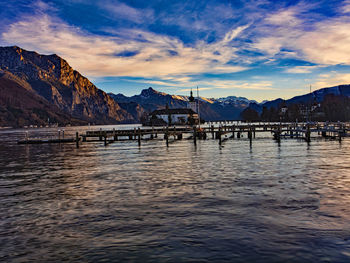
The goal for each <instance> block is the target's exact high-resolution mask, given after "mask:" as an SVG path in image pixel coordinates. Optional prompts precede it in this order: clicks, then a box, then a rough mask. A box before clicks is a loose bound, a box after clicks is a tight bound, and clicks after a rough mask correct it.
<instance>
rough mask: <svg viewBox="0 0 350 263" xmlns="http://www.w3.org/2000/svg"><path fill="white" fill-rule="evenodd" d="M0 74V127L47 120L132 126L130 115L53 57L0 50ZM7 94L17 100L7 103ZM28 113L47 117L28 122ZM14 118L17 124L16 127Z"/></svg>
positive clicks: (20, 51) (17, 49) (62, 122)
mask: <svg viewBox="0 0 350 263" xmlns="http://www.w3.org/2000/svg"><path fill="white" fill-rule="evenodd" d="M0 70H1V76H0V77H1V87H2V90H3V91H4V92H2V96H1V110H2V111H1V115H0V116H1V119H0V125H2V126H4V125H6V126H8V125H9V124H10V125H14V126H20V125H28V124H42V123H46V122H47V118H49V117H50V116H51V117H52V118H53V119H54V120H55V121H57V122H58V123H60V124H67V123H73V124H81V123H87V122H93V123H96V124H109V123H125V122H129V123H130V122H135V118H134V117H133V116H132V114H130V113H128V112H127V111H126V110H125V109H123V108H121V107H120V105H118V103H116V101H115V100H114V99H112V98H111V97H110V96H109V95H108V94H106V93H105V92H104V91H102V90H100V89H98V88H97V87H96V86H95V85H94V84H92V83H91V82H90V81H89V80H88V79H87V78H85V77H84V76H82V75H81V74H80V73H79V72H78V71H75V70H73V69H72V68H71V67H70V66H69V64H68V63H67V61H65V60H64V59H62V58H60V57H59V56H57V55H55V54H54V55H40V54H38V53H36V52H31V51H26V50H24V49H21V48H19V47H16V46H12V47H0ZM11 87H12V88H11ZM22 93H23V94H25V96H23V98H22V95H21V94H22ZM6 94H9V95H8V96H7V95H6ZM10 94H17V95H14V96H15V97H16V96H17V97H16V98H13V97H12V99H11V98H10V97H11V95H10ZM29 101H31V103H29ZM14 102H16V103H14ZM37 103H39V104H40V105H42V107H39V105H37ZM30 105H31V106H30ZM9 109H11V110H9ZM30 109H41V110H43V111H45V110H44V109H46V111H47V114H44V112H42V113H41V114H36V117H35V118H31V117H30V116H31V114H30V112H29V111H30ZM33 111H34V110H33ZM14 113H15V115H14ZM34 114H35V113H34ZM14 118H17V119H21V121H19V122H17V123H16V121H14ZM53 119H52V120H53ZM10 120H12V121H10Z"/></svg>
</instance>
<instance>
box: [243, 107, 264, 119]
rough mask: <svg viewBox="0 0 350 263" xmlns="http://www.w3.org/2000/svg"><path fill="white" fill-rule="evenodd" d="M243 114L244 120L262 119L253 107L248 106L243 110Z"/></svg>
mask: <svg viewBox="0 0 350 263" xmlns="http://www.w3.org/2000/svg"><path fill="white" fill-rule="evenodd" d="M241 116H242V118H243V120H246V121H259V120H260V117H259V113H258V112H257V111H256V110H254V109H252V108H246V109H245V110H244V111H242V113H241Z"/></svg>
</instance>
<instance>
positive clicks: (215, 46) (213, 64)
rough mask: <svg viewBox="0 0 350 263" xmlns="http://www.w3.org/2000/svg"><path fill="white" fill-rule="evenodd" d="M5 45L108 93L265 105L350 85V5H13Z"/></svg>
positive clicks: (6, 7) (262, 0)
mask: <svg viewBox="0 0 350 263" xmlns="http://www.w3.org/2000/svg"><path fill="white" fill-rule="evenodd" d="M0 7H1V8H0V23H1V27H0V45H1V46H10V45H17V46H20V47H22V48H24V49H27V50H34V51H37V52H39V53H43V54H52V53H56V54H58V55H59V56H61V57H63V58H64V59H66V60H67V61H68V63H69V64H70V65H71V66H72V67H73V68H74V69H76V70H78V71H79V72H80V73H82V74H83V75H85V76H86V77H88V78H89V79H90V80H91V81H92V82H94V84H96V85H97V86H98V87H99V88H101V89H103V90H105V91H106V92H114V93H123V94H125V95H133V94H138V93H139V92H140V91H141V90H142V89H144V88H147V87H149V86H152V87H153V88H155V89H157V90H160V91H163V92H167V93H170V94H181V95H188V93H189V89H190V88H195V87H196V86H197V85H198V86H199V88H200V93H201V96H205V97H224V96H229V95H235V96H244V97H248V98H250V99H255V100H258V101H262V100H265V99H274V98H278V97H281V98H285V99H286V98H290V97H292V96H295V95H300V94H304V93H307V92H308V90H309V86H310V85H312V89H313V90H315V89H318V88H322V87H329V86H334V85H339V84H350V1H332V0H325V1H322V0H321V1H319V0H318V1H294V0H293V1H267V0H258V1H193V0H192V1H153V0H148V1H144V0H142V1H141V0H139V1H136V0H135V1H113V0H100V1H87V0H84V1H83V0H70V1H69V0H66V1H63V0H61V1H60V0H55V1H8V0H6V1H4V0H0Z"/></svg>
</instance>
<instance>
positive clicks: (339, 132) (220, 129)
mask: <svg viewBox="0 0 350 263" xmlns="http://www.w3.org/2000/svg"><path fill="white" fill-rule="evenodd" d="M349 131H350V124H349V123H342V122H337V123H318V122H315V123H267V122H259V123H239V122H236V121H221V122H210V123H207V124H206V125H204V126H202V127H200V126H198V125H197V126H193V127H191V126H167V127H137V128H133V129H123V130H121V129H112V130H102V129H100V130H91V131H86V132H85V133H84V134H80V135H79V134H78V132H76V136H75V138H60V137H59V138H57V139H29V138H28V137H27V136H26V138H25V139H24V140H21V141H18V143H19V144H38V143H72V142H75V143H76V146H77V147H79V144H80V143H89V142H103V143H104V145H105V146H107V145H109V144H111V143H115V142H117V141H125V140H132V141H137V143H138V146H139V147H141V141H148V140H153V139H158V138H160V139H162V140H165V142H166V145H167V146H169V140H173V141H176V140H181V139H183V138H184V137H183V135H184V134H187V135H188V136H187V139H190V140H193V143H194V144H195V145H196V144H197V140H206V139H210V138H211V139H214V140H218V142H219V145H221V144H222V143H223V142H225V141H227V140H228V139H234V138H237V139H240V138H242V137H243V136H244V137H245V138H248V139H249V140H250V141H252V140H253V139H255V137H256V134H257V133H270V134H271V135H272V137H273V139H274V140H276V141H280V140H281V139H286V138H289V139H302V140H305V141H306V142H310V141H311V138H317V137H320V138H327V139H336V140H339V142H341V140H342V138H343V137H346V136H349ZM210 135H211V136H210ZM59 136H60V134H59Z"/></svg>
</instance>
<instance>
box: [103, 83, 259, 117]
mask: <svg viewBox="0 0 350 263" xmlns="http://www.w3.org/2000/svg"><path fill="white" fill-rule="evenodd" d="M109 95H110V96H111V97H112V98H113V99H114V100H115V101H116V102H117V103H119V104H121V103H130V102H134V103H137V104H138V105H140V107H142V108H143V109H144V110H145V111H147V112H151V111H153V110H156V109H162V108H164V107H165V105H166V104H168V105H169V108H185V107H187V104H188V96H180V95H169V94H166V93H164V92H159V91H156V90H154V89H153V88H151V87H150V88H148V89H144V90H142V91H141V94H139V95H134V96H132V97H127V96H124V95H123V94H113V93H109ZM252 102H255V101H250V100H248V99H246V98H243V97H235V96H230V97H227V98H220V99H208V98H203V97H201V98H200V114H201V118H203V119H205V120H207V121H213V120H232V119H240V113H241V112H242V110H244V109H245V108H247V107H248V106H249V104H250V103H252Z"/></svg>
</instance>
